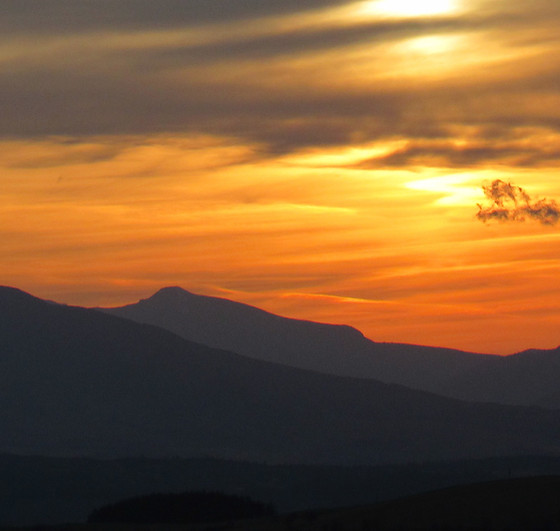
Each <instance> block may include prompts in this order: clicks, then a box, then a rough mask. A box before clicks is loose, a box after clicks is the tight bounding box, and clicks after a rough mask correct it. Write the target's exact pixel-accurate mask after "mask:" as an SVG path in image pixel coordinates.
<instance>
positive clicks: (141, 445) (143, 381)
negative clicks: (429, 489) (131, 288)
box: [0, 288, 560, 464]
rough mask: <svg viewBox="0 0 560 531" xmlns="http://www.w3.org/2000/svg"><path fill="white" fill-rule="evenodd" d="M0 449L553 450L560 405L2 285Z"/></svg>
mask: <svg viewBox="0 0 560 531" xmlns="http://www.w3.org/2000/svg"><path fill="white" fill-rule="evenodd" d="M0 345H1V350H0V404H1V408H0V452H6V453H19V454H42V455H50V456H72V455H74V456H103V457H121V456H146V457H169V456H178V457H197V456H213V457H220V458H233V459H245V460H253V461H261V462H271V463H307V464H326V463H330V464H378V463H390V462H414V461H428V460H445V459H458V458H478V457H488V456H506V455H520V454H549V455H557V454H558V453H559V452H560V412H558V411H552V410H545V409H539V408H524V407H508V406H500V405H495V404H476V403H466V402H461V401H458V400H453V399H448V398H442V397H439V396H436V395H433V394H430V393H425V392H420V391H414V390H411V389H408V388H405V387H402V386H397V385H389V384H384V383H381V382H377V381H372V380H366V379H353V378H345V377H337V376H332V375H325V374H319V373H313V372H310V371H306V370H301V369H295V368H292V367H287V366H282V365H278V364H273V363H269V362H263V361H259V360H254V359H250V358H247V357H243V356H240V355H237V354H233V353H231V352H227V351H223V350H217V349H212V348H210V347H207V346H204V345H200V344H196V343H192V342H190V341H186V340H184V339H182V338H180V337H179V336H177V335H175V334H172V333H170V332H168V331H165V330H163V329H161V328H157V327H154V326H151V325H142V324H138V323H135V322H133V321H130V320H126V319H121V318H118V317H115V316H111V315H107V314H105V313H102V312H99V311H96V310H88V309H84V308H75V307H68V306H61V305H56V304H52V303H48V302H45V301H42V300H40V299H37V298H35V297H32V296H30V295H28V294H26V293H23V292H21V291H19V290H16V289H13V288H0Z"/></svg>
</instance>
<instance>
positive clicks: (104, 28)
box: [0, 0, 560, 354]
mask: <svg viewBox="0 0 560 531" xmlns="http://www.w3.org/2000/svg"><path fill="white" fill-rule="evenodd" d="M559 27H560V2H559V1H558V0H534V1H532V2H526V1H523V2H522V1H512V0H508V1H506V0H468V1H467V0H432V1H430V0H424V1H422V2H416V1H405V0H374V1H352V0H158V1H157V2H155V1H149V0H118V1H116V0H2V10H1V14H0V64H1V69H0V106H1V107H0V111H1V120H0V154H1V156H0V166H1V168H0V170H1V171H0V253H1V254H0V257H1V260H0V284H3V285H10V286H14V287H18V288H20V289H23V290H25V291H28V292H31V293H32V294H34V295H37V296H39V297H42V298H48V299H52V300H56V301H58V302H65V303H68V304H78V305H85V306H97V305H104V306H111V305H119V304H124V303H129V302H134V301H136V300H138V299H139V298H145V297H148V296H150V295H151V294H152V293H153V292H155V291H156V290H157V289H159V288H161V287H163V286H169V285H179V286H181V287H183V288H185V289H187V290H189V291H193V292H195V293H200V294H207V295H216V296H222V297H227V298H231V299H234V300H237V301H241V302H246V303H249V304H253V305H256V306H259V307H261V308H264V309H266V310H269V311H272V312H274V313H279V314H281V315H285V316H289V317H296V318H306V319H312V320H317V321H324V322H332V323H345V324H350V325H353V326H355V327H357V328H359V329H360V330H361V331H362V332H363V333H364V334H365V335H366V336H367V337H369V338H371V339H373V340H376V341H392V342H407V343H419V344H426V345H436V346H446V347H455V348H461V349H465V350H472V351H477V352H487V353H499V354H508V353H513V352H516V351H520V350H523V349H525V348H529V347H539V348H552V347H556V346H557V345H559V344H560V302H559V301H560V223H558V224H556V223H555V219H552V220H550V219H549V220H548V221H549V222H548V223H542V222H541V221H540V220H539V219H533V218H532V217H531V216H530V215H529V216H527V215H517V216H511V217H508V218H507V219H505V218H504V219H501V220H499V219H495V218H493V217H489V218H487V219H486V218H485V219H481V217H480V216H479V217H477V213H478V212H479V211H480V210H479V208H480V209H492V208H494V207H496V208H498V207H499V208H504V209H506V210H507V209H508V208H511V209H514V208H516V207H517V206H518V205H517V203H514V202H512V201H510V199H511V198H506V199H507V201H505V202H504V203H500V201H498V202H493V200H492V198H491V197H490V196H488V195H486V196H485V192H484V189H483V187H486V189H487V191H488V190H489V187H490V186H491V183H493V182H495V181H497V180H501V181H503V182H504V183H506V184H507V183H512V184H513V185H515V186H516V187H521V188H522V191H523V193H524V194H525V195H523V196H522V198H521V199H519V198H517V199H516V200H519V201H520V203H523V205H524V204H525V203H526V201H525V199H524V198H526V197H527V196H530V198H531V203H530V204H531V205H535V204H538V201H540V200H546V201H545V202H544V203H541V204H546V205H552V207H554V201H555V200H556V201H558V203H559V204H560V174H559V171H560V33H559V31H558V28H559ZM515 190H518V189H517V188H515ZM477 204H480V205H481V207H478V206H477ZM528 204H529V203H528V202H527V205H528ZM523 205H521V206H523ZM524 212H526V211H524Z"/></svg>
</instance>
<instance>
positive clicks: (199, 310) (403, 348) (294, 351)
mask: <svg viewBox="0 0 560 531" xmlns="http://www.w3.org/2000/svg"><path fill="white" fill-rule="evenodd" d="M103 311H104V312H107V313H110V314H112V315H118V316H121V317H126V318H127V319H132V320H134V321H137V322H141V323H149V324H153V325H156V326H159V327H162V328H165V329H166V330H169V331H171V332H174V333H176V334H178V335H180V336H181V337H183V338H185V339H189V340H191V341H196V342H198V343H203V344H205V345H209V346H211V347H215V348H221V349H226V350H231V351H233V352H237V353H239V354H243V355H244V356H249V357H251V358H255V359H261V360H265V361H272V362H276V363H281V364H283V365H289V366H292V367H299V368H303V369H310V370H313V371H319V372H324V373H328V374H336V375H339V376H351V377H357V378H372V379H376V380H380V381H384V382H387V383H399V384H402V385H405V386H409V387H413V388H416V389H423V390H429V391H437V389H438V387H439V386H440V385H441V384H442V381H445V380H447V379H449V378H452V377H454V376H458V375H460V374H462V373H463V372H465V371H467V370H472V369H474V368H476V367H478V366H479V365H480V364H482V363H484V362H485V361H486V359H487V358H493V356H487V355H483V354H474V353H469V352H463V351H459V350H453V349H445V348H434V347H423V346H418V345H406V344H399V343H376V342H374V341H371V340H370V339H367V338H366V337H364V335H363V334H362V333H361V332H360V331H358V330H356V329H355V328H352V327H350V326H346V325H331V324H323V323H317V322H312V321H303V320H298V319H290V318H286V317H280V316H278V315H274V314H272V313H269V312H266V311H264V310H261V309H258V308H255V307H253V306H249V305H246V304H242V303H239V302H234V301H231V300H228V299H222V298H217V297H207V296H203V295H195V294H193V293H190V292H188V291H186V290H184V289H181V288H179V287H168V288H163V289H161V290H159V291H158V292H157V293H155V294H154V295H153V296H152V297H150V298H148V299H143V300H141V301H139V302H137V303H135V304H129V305H127V306H123V307H120V308H104V309H103Z"/></svg>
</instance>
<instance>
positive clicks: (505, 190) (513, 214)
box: [476, 179, 560, 225]
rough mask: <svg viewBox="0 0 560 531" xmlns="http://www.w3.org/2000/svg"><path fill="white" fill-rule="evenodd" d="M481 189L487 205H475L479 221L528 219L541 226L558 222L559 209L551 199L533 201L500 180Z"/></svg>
mask: <svg viewBox="0 0 560 531" xmlns="http://www.w3.org/2000/svg"><path fill="white" fill-rule="evenodd" d="M482 189H483V190H484V195H485V196H486V198H487V199H488V204H487V205H486V206H484V205H482V204H478V205H477V206H478V212H477V214H476V217H477V218H478V219H479V220H480V221H483V222H487V221H490V220H498V221H525V219H526V218H530V219H534V220H536V221H540V222H541V223H542V224H543V225H555V224H556V223H558V221H559V220H560V208H559V207H558V205H557V204H556V201H554V200H553V199H539V200H538V201H533V200H532V199H531V197H530V196H529V194H528V193H527V192H525V190H523V188H521V187H520V186H516V185H514V184H512V183H508V182H505V181H502V180H501V179H496V180H495V181H493V182H492V183H491V184H489V185H487V186H483V187H482Z"/></svg>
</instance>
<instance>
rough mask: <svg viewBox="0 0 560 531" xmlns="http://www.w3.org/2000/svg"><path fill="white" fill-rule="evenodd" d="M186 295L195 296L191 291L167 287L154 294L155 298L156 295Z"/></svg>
mask: <svg viewBox="0 0 560 531" xmlns="http://www.w3.org/2000/svg"><path fill="white" fill-rule="evenodd" d="M185 294H187V295H194V294H193V293H191V292H190V291H187V290H186V289H183V288H182V287H181V286H165V287H163V288H161V289H159V290H158V291H156V293H154V296H155V295H185Z"/></svg>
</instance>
